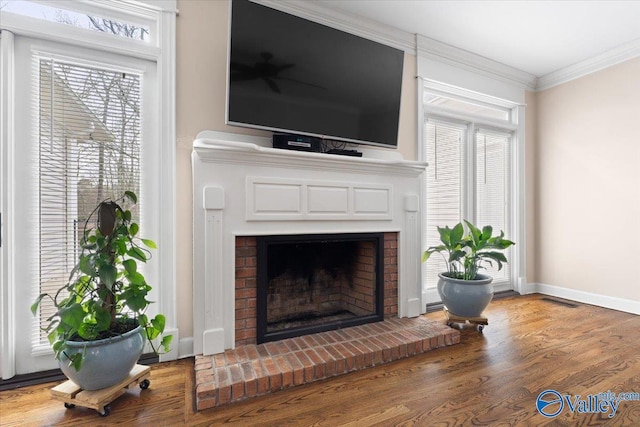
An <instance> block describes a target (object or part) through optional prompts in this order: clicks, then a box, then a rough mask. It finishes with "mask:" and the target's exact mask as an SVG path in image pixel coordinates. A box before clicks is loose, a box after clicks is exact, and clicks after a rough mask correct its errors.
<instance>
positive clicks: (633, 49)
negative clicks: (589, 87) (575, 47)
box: [536, 39, 640, 91]
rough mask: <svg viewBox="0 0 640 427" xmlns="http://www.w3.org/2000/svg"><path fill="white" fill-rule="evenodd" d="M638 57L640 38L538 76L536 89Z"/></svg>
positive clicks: (548, 86)
mask: <svg viewBox="0 0 640 427" xmlns="http://www.w3.org/2000/svg"><path fill="white" fill-rule="evenodd" d="M637 57H640V39H636V40H633V41H631V42H629V43H625V44H623V45H621V46H618V47H617V48H614V49H612V50H610V51H607V52H604V53H602V54H600V55H596V56H594V57H592V58H589V59H587V60H584V61H581V62H578V63H576V64H573V65H570V66H568V67H565V68H561V69H560V70H557V71H553V72H551V73H549V74H545V75H544V76H541V77H538V84H537V85H536V91H542V90H546V89H550V88H552V87H554V86H558V85H561V84H563V83H567V82H570V81H571V80H575V79H578V78H580V77H584V76H586V75H589V74H592V73H595V72H596V71H600V70H604V69H605V68H608V67H611V66H613V65H616V64H620V63H622V62H625V61H629V60H631V59H634V58H637Z"/></svg>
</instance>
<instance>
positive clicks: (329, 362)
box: [314, 347, 336, 377]
mask: <svg viewBox="0 0 640 427" xmlns="http://www.w3.org/2000/svg"><path fill="white" fill-rule="evenodd" d="M314 350H315V351H316V353H318V356H319V357H320V359H321V360H322V361H323V362H324V365H325V376H326V377H332V376H334V375H336V361H335V359H334V358H333V356H331V354H330V353H329V352H328V351H327V350H325V348H324V347H316V348H315V349H314Z"/></svg>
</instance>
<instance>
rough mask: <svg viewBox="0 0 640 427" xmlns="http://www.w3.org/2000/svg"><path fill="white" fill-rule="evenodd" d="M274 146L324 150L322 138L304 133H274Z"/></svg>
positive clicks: (316, 150) (300, 149)
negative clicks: (304, 134)
mask: <svg viewBox="0 0 640 427" xmlns="http://www.w3.org/2000/svg"><path fill="white" fill-rule="evenodd" d="M273 148H283V149H285V150H298V151H314V152H316V153H319V152H321V151H322V144H321V140H320V138H314V137H311V136H303V135H290V134H284V133H276V134H273Z"/></svg>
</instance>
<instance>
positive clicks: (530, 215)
mask: <svg viewBox="0 0 640 427" xmlns="http://www.w3.org/2000/svg"><path fill="white" fill-rule="evenodd" d="M537 101H538V97H537V93H535V92H528V91H527V92H526V93H525V105H526V106H525V119H524V123H525V125H524V126H525V136H524V138H525V152H524V159H525V165H524V168H525V172H524V173H525V177H524V180H525V184H526V189H525V222H526V227H527V230H526V232H525V233H526V234H525V239H526V247H525V251H526V257H527V259H526V267H525V268H526V277H527V281H528V282H529V283H535V282H536V281H537V280H536V257H535V248H536V227H535V220H536V214H535V207H536V198H537V195H536V189H537V187H536V174H535V171H536V141H537V138H538V135H537V133H538V132H537V126H536V125H537V122H538V118H537V115H538V102H537Z"/></svg>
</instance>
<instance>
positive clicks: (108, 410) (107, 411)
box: [98, 406, 111, 417]
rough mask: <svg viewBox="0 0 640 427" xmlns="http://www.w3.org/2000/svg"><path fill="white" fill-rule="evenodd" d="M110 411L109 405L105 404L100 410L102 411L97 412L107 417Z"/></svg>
mask: <svg viewBox="0 0 640 427" xmlns="http://www.w3.org/2000/svg"><path fill="white" fill-rule="evenodd" d="M110 413H111V407H110V406H105V407H104V409H103V410H102V412H98V414H100V416H101V417H107V416H109V414H110Z"/></svg>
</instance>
